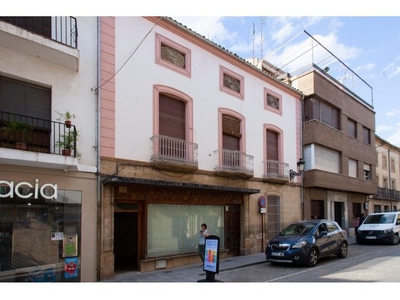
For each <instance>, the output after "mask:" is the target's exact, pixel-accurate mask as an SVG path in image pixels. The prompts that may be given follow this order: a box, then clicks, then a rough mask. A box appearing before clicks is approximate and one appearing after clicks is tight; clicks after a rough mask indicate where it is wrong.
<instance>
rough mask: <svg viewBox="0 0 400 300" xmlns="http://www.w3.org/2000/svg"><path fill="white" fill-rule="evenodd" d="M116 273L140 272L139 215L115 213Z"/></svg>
mask: <svg viewBox="0 0 400 300" xmlns="http://www.w3.org/2000/svg"><path fill="white" fill-rule="evenodd" d="M114 259H115V273H118V272H128V271H137V270H139V263H138V213H137V212H115V213H114Z"/></svg>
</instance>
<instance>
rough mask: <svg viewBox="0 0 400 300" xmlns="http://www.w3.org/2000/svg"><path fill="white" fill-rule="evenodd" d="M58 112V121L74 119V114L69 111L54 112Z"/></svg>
mask: <svg viewBox="0 0 400 300" xmlns="http://www.w3.org/2000/svg"><path fill="white" fill-rule="evenodd" d="M56 113H58V115H59V116H58V118H57V119H56V120H57V121H60V122H64V121H70V120H71V119H75V118H76V116H75V115H74V114H72V113H70V112H69V111H66V112H65V113H60V112H58V111H57V112H56Z"/></svg>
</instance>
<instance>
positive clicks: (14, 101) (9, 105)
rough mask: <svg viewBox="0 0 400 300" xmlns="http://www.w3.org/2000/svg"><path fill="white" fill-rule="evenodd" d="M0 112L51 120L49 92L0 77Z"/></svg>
mask: <svg viewBox="0 0 400 300" xmlns="http://www.w3.org/2000/svg"><path fill="white" fill-rule="evenodd" d="M0 111H3V112H7V113H12V114H19V115H24V116H28V117H32V118H39V119H44V120H50V119H51V90H50V89H49V88H44V87H41V86H37V85H33V84H29V83H26V82H22V81H18V80H14V79H10V78H6V77H1V76H0Z"/></svg>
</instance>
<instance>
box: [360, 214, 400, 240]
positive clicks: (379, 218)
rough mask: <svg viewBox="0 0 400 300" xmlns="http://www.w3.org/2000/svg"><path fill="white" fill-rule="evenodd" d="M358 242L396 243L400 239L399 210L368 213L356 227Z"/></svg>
mask: <svg viewBox="0 0 400 300" xmlns="http://www.w3.org/2000/svg"><path fill="white" fill-rule="evenodd" d="M356 240H357V243H358V244H365V243H376V242H381V243H389V244H393V245H397V244H398V243H399V241H400V212H399V211H396V212H379V213H372V214H369V215H368V216H367V217H366V218H365V220H364V222H363V223H362V224H361V225H360V227H358V230H357V236H356Z"/></svg>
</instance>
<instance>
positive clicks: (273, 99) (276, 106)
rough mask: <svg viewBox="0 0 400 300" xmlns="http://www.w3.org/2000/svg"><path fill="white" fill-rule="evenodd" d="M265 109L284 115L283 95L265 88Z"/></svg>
mask: <svg viewBox="0 0 400 300" xmlns="http://www.w3.org/2000/svg"><path fill="white" fill-rule="evenodd" d="M264 109H266V110H269V111H272V112H274V113H277V114H280V115H282V96H281V95H279V94H277V93H275V92H273V91H271V90H269V89H267V88H265V89H264Z"/></svg>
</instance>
